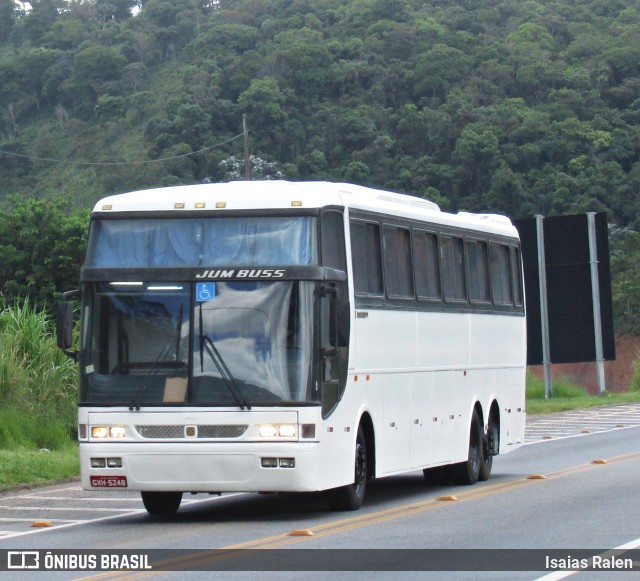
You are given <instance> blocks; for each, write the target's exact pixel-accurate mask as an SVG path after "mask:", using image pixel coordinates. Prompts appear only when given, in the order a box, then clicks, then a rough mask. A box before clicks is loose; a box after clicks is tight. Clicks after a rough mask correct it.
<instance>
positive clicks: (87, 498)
mask: <svg viewBox="0 0 640 581" xmlns="http://www.w3.org/2000/svg"><path fill="white" fill-rule="evenodd" d="M9 498H27V499H30V500H62V501H66V502H69V501H76V502H77V501H78V500H82V501H83V502H84V501H85V500H86V501H90V502H94V501H96V502H104V501H105V500H107V501H115V502H140V497H135V498H116V497H113V496H105V497H104V498H100V497H95V496H78V497H75V498H74V497H71V496H36V495H31V494H16V495H15V496H11V497H9Z"/></svg>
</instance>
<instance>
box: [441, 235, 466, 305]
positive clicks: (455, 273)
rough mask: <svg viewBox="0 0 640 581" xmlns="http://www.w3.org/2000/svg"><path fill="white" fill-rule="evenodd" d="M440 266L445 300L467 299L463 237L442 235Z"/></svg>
mask: <svg viewBox="0 0 640 581" xmlns="http://www.w3.org/2000/svg"><path fill="white" fill-rule="evenodd" d="M440 266H441V268H442V287H443V291H444V298H445V300H449V301H466V300H467V286H466V282H465V278H464V245H463V241H462V238H458V237H457V236H442V237H441V239H440Z"/></svg>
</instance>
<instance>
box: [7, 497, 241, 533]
mask: <svg viewBox="0 0 640 581" xmlns="http://www.w3.org/2000/svg"><path fill="white" fill-rule="evenodd" d="M243 494H247V493H246V492H234V493H231V494H225V495H224V496H214V497H207V498H203V499H201V500H192V501H190V502H189V504H190V505H191V504H200V503H201V502H215V501H216V500H220V499H224V498H231V497H232V496H241V495H243ZM0 508H1V507H0ZM146 512H147V511H146V510H145V509H144V508H141V509H138V510H131V511H129V512H125V513H122V514H112V515H110V516H103V517H100V518H93V519H89V520H78V521H71V522H68V523H65V524H62V525H60V526H53V527H47V528H42V529H33V530H30V531H22V532H19V533H13V534H10V535H8V536H6V537H2V539H0V541H4V540H6V539H14V538H16V537H24V536H27V535H37V534H42V533H51V532H54V531H59V530H61V529H67V528H70V527H77V526H80V525H84V524H93V523H97V522H105V521H108V520H116V519H119V518H124V517H127V516H137V515H139V514H141V513H146Z"/></svg>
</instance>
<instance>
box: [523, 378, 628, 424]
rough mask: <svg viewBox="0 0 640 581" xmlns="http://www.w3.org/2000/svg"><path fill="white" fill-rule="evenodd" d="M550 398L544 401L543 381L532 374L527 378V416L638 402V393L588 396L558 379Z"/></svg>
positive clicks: (609, 393)
mask: <svg viewBox="0 0 640 581" xmlns="http://www.w3.org/2000/svg"><path fill="white" fill-rule="evenodd" d="M551 393H552V397H551V398H549V399H545V396H544V381H543V380H542V379H539V378H538V377H536V376H535V375H533V374H532V373H530V374H529V375H528V376H527V414H529V415H540V414H551V413H554V412H563V411H569V410H575V409H584V408H592V407H599V406H604V405H615V404H622V403H636V402H640V391H629V392H625V393H612V392H608V391H606V392H604V393H603V394H601V395H589V394H588V393H587V391H586V390H585V389H584V388H582V387H580V386H578V385H575V384H573V383H571V381H570V380H568V379H566V378H564V377H559V378H558V379H556V380H554V381H553V382H552V386H551Z"/></svg>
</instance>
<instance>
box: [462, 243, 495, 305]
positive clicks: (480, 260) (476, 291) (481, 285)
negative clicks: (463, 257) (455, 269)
mask: <svg viewBox="0 0 640 581" xmlns="http://www.w3.org/2000/svg"><path fill="white" fill-rule="evenodd" d="M467 268H468V281H469V300H470V301H471V302H473V303H488V302H489V301H490V300H491V299H490V294H489V259H488V256H487V243H486V242H483V241H481V240H467Z"/></svg>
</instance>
